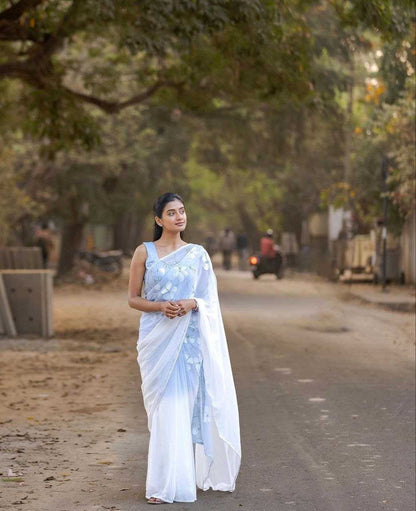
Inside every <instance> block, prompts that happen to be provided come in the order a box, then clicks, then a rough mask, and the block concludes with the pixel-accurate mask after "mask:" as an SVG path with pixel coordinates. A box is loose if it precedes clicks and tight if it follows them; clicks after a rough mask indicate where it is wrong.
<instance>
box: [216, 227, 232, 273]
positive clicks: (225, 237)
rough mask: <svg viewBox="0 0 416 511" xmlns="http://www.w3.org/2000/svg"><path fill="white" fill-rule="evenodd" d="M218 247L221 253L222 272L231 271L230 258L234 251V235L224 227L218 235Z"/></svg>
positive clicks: (228, 228)
mask: <svg viewBox="0 0 416 511" xmlns="http://www.w3.org/2000/svg"><path fill="white" fill-rule="evenodd" d="M219 247H220V250H221V251H222V266H223V268H224V270H231V257H232V255H233V250H234V249H235V234H234V233H233V231H232V230H231V229H230V227H226V228H225V229H224V230H223V231H222V233H221V234H220V240H219Z"/></svg>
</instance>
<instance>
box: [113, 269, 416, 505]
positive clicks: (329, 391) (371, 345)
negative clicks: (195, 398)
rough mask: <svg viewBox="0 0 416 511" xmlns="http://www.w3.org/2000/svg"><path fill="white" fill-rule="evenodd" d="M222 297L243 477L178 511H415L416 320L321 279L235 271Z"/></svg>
mask: <svg viewBox="0 0 416 511" xmlns="http://www.w3.org/2000/svg"><path fill="white" fill-rule="evenodd" d="M255 286H257V287H255ZM220 288H223V289H224V291H223V292H222V293H221V302H222V309H223V314H224V318H225V321H226V328H227V334H228V340H229V347H230V354H231V358H232V365H233V369H234V375H235V382H236V388H237V394H238V400H239V407H240V420H241V433H242V454H243V458H242V467H241V472H240V475H239V478H238V485H237V489H236V491H235V492H234V493H233V494H229V495H228V494H227V495H224V494H222V493H216V492H205V493H204V492H200V491H199V492H198V501H197V502H196V503H194V504H193V505H184V504H175V509H180V510H190V509H193V510H195V511H196V510H211V509H212V510H214V509H215V510H218V511H220V510H224V511H231V510H244V509H246V510H249V511H262V510H270V511H274V510H279V511H284V510H296V511H378V510H386V511H387V510H388V511H413V509H414V502H415V501H414V488H413V482H414V454H413V453H414V440H413V439H414V406H413V403H414V364H413V357H412V351H413V347H411V345H410V339H409V333H411V328H410V329H409V328H407V329H406V328H404V326H405V325H407V327H408V326H409V315H405V314H398V313H393V312H390V313H389V312H386V311H382V310H379V309H377V308H375V307H363V306H362V305H355V304H354V303H344V302H342V301H339V300H338V299H337V298H336V296H335V295H334V293H333V290H332V287H331V286H330V285H328V286H327V285H325V284H321V283H317V282H315V281H311V282H308V281H305V282H302V281H292V282H290V281H287V282H283V281H282V282H276V281H275V280H274V279H272V278H268V277H264V278H263V280H262V281H261V282H259V283H257V282H253V281H251V279H250V278H249V277H248V276H247V275H244V274H238V273H237V272H236V273H234V274H230V275H229V276H224V274H222V275H221V274H220ZM409 348H410V349H409ZM121 509H124V508H121ZM126 509H127V508H126ZM128 509H139V508H138V507H131V508H130V507H129V508H128Z"/></svg>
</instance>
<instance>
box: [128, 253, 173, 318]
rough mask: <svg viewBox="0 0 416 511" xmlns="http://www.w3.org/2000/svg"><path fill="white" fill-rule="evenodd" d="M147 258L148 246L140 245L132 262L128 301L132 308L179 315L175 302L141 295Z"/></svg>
mask: <svg viewBox="0 0 416 511" xmlns="http://www.w3.org/2000/svg"><path fill="white" fill-rule="evenodd" d="M146 258H147V252H146V247H145V246H144V245H143V244H142V245H139V246H138V247H137V248H136V250H135V251H134V254H133V258H132V260H131V264H130V277H129V288H128V303H129V306H130V307H131V308H132V309H136V310H139V311H142V312H163V314H164V315H165V316H166V317H168V318H173V317H175V316H176V315H177V313H178V309H179V307H178V306H177V305H176V304H175V303H173V302H152V301H151V300H146V299H145V298H142V297H141V296H140V294H141V290H142V285H143V277H144V272H145V268H146V267H145V263H146Z"/></svg>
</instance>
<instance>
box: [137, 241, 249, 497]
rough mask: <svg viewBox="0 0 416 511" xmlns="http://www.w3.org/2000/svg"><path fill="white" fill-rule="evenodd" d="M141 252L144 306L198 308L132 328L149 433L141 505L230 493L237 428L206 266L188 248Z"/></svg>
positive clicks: (199, 252)
mask: <svg viewBox="0 0 416 511" xmlns="http://www.w3.org/2000/svg"><path fill="white" fill-rule="evenodd" d="M145 246H146V250H147V254H148V255H147V260H146V271H145V275H144V296H145V298H146V299H148V300H151V301H165V300H174V301H175V300H180V299H184V298H195V299H196V300H197V302H198V306H199V310H198V311H197V312H189V313H188V314H186V315H185V316H182V317H176V318H174V319H169V318H167V317H166V316H164V315H163V313H161V312H152V313H143V314H142V317H141V320H140V328H139V339H138V342H137V351H138V357H137V361H138V364H139V367H140V373H141V377H142V386H141V390H142V394H143V401H144V406H145V409H146V413H147V417H148V428H149V431H150V442H149V455H148V469H147V478H146V498H150V497H158V498H160V499H162V500H164V501H166V502H174V501H176V502H193V501H195V500H196V487H198V488H200V489H202V490H207V489H209V488H212V489H213V490H221V491H231V492H232V491H234V489H235V482H236V478H237V475H238V472H239V468H240V463H241V445H240V426H239V416H238V405H237V397H236V392H235V386H234V380H233V375H232V369H231V363H230V358H229V353H228V347H227V341H226V336H225V332H224V326H223V321H222V317H221V310H220V305H219V301H218V292H217V282H216V277H215V274H214V271H213V269H212V264H211V260H210V258H209V256H208V253H207V252H206V250H205V249H204V248H203V247H202V246H200V245H195V244H191V243H189V244H187V245H184V246H182V247H180V248H179V249H177V250H175V251H174V252H172V253H170V254H168V255H167V256H165V257H161V258H159V257H158V255H157V252H156V248H155V246H154V243H153V242H147V243H145ZM194 445H195V449H194Z"/></svg>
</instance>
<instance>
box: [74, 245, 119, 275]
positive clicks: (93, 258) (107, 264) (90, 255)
mask: <svg viewBox="0 0 416 511" xmlns="http://www.w3.org/2000/svg"><path fill="white" fill-rule="evenodd" d="M78 257H79V258H80V260H82V261H86V262H88V263H90V264H93V265H94V266H96V267H97V268H98V269H100V270H101V271H105V272H108V273H116V274H120V273H121V272H122V271H123V252H122V250H109V251H107V252H89V251H87V250H80V251H79V252H78Z"/></svg>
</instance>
